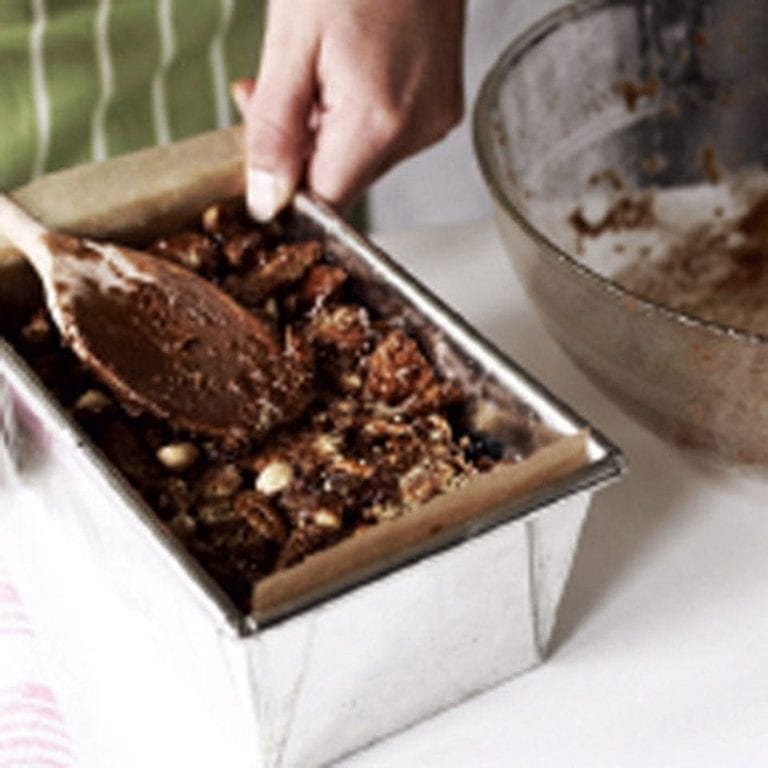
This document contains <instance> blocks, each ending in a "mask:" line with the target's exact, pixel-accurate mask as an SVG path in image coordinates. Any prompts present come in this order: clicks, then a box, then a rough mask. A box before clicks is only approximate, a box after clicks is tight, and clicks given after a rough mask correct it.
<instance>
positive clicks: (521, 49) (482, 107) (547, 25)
mask: <svg viewBox="0 0 768 768" xmlns="http://www.w3.org/2000/svg"><path fill="white" fill-rule="evenodd" d="M617 6H628V7H632V6H633V0H576V2H572V3H569V4H567V5H564V6H561V7H560V8H557V9H555V10H554V11H551V12H550V13H548V14H546V15H545V16H543V17H542V18H541V19H539V20H538V21H537V22H535V23H533V24H532V25H530V26H529V27H528V28H527V29H526V30H525V31H523V32H522V33H521V34H520V35H518V36H517V37H515V38H513V40H512V42H511V43H509V44H508V45H507V46H506V47H505V48H504V49H503V50H502V52H501V53H500V54H499V55H498V57H497V58H496V60H495V62H494V64H493V65H492V66H491V68H490V69H489V70H488V72H487V73H486V75H485V77H484V78H483V81H482V84H481V86H480V90H479V91H478V95H477V97H476V99H475V103H474V107H473V110H472V142H473V146H474V151H475V158H476V160H477V163H478V165H479V167H480V172H481V174H482V176H483V179H484V181H485V184H486V186H487V188H488V189H489V191H490V193H491V196H492V197H493V199H494V200H495V202H496V204H497V205H499V206H501V208H503V209H504V210H505V211H506V212H507V213H508V214H509V215H510V216H511V217H512V219H513V221H514V222H515V223H516V224H517V225H518V226H519V227H520V228H521V229H522V230H523V232H524V233H525V234H527V235H528V236H529V237H530V238H531V239H532V240H533V241H534V242H535V243H537V244H538V245H539V246H542V247H540V248H539V252H540V253H546V258H554V259H555V260H556V261H559V262H561V263H562V264H564V265H565V266H566V268H569V269H571V270H573V271H574V272H575V273H577V274H578V275H579V276H580V277H581V278H583V279H586V280H588V281H591V282H593V283H596V284H597V285H598V287H599V288H601V289H603V290H604V291H605V292H606V293H608V294H609V295H611V296H612V298H614V299H616V300H623V301H626V300H627V299H630V300H631V301H632V302H633V303H634V304H635V306H638V307H639V308H642V309H645V310H646V311H648V312H650V313H651V314H655V315H658V316H660V317H662V318H664V319H665V320H666V321H669V322H671V323H674V324H675V325H682V326H685V327H692V328H696V329H701V330H703V331H704V332H707V333H710V334H713V335H714V336H717V337H719V338H725V339H727V340H729V341H733V342H737V343H742V344H744V343H746V344H747V345H749V346H763V345H766V344H768V334H764V333H757V332H753V331H747V330H742V329H739V328H734V327H731V326H728V325H725V324H723V323H718V322H715V321H712V320H704V319H702V318H700V317H696V316H695V315H691V314H687V313H686V312H682V311H679V310H674V309H671V308H669V307H667V306H665V305H664V304H660V303H658V302H655V301H653V300H651V299H648V298H646V297H645V296H643V295H642V294H640V293H636V292H635V291H632V290H630V289H628V288H625V287H623V286H622V285H621V284H620V283H618V282H616V281H615V280H612V279H611V278H609V277H606V276H605V275H602V274H600V273H599V272H598V271H596V270H594V269H592V268H590V267H588V266H587V265H586V264H584V262H583V261H581V260H580V259H578V258H577V257H575V256H573V255H571V254H570V253H568V251H566V250H565V249H563V248H561V247H560V246H559V245H558V244H557V243H555V242H554V241H553V240H552V239H550V238H549V237H548V236H547V235H546V234H545V233H544V232H543V231H542V230H540V229H539V228H537V227H536V226H534V224H533V223H532V222H531V221H530V219H529V218H528V217H527V216H526V215H525V214H524V213H523V212H522V211H521V210H520V209H519V208H518V207H517V206H516V205H515V203H513V202H512V201H511V200H510V199H509V197H508V196H507V195H506V194H505V193H504V191H503V188H502V186H501V184H500V182H499V180H498V172H497V171H495V170H494V167H493V166H494V164H493V161H492V142H493V138H494V137H493V129H494V123H493V120H491V119H489V118H491V117H492V115H493V107H494V105H495V103H496V101H497V95H498V93H499V90H500V88H501V86H502V84H503V82H504V79H505V75H506V73H507V71H508V70H509V69H510V68H511V67H514V66H515V65H516V64H517V63H518V62H519V61H520V60H521V59H522V58H523V57H524V56H525V54H526V53H528V51H530V50H531V49H533V48H535V47H536V46H537V45H538V44H539V43H541V42H543V41H544V40H545V39H546V38H548V37H549V36H550V35H551V34H553V33H554V32H556V31H557V30H559V29H560V28H561V27H563V26H565V25H566V24H568V23H569V22H573V21H578V20H581V19H583V18H586V17H587V16H590V15H592V14H594V13H596V12H598V11H601V10H604V9H606V8H611V7H617Z"/></svg>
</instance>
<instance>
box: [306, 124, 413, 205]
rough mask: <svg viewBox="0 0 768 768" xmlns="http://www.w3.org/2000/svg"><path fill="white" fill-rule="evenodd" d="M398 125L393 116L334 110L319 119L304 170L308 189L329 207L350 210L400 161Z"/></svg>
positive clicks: (399, 132)
mask: <svg viewBox="0 0 768 768" xmlns="http://www.w3.org/2000/svg"><path fill="white" fill-rule="evenodd" d="M400 139H401V126H400V124H399V122H398V118H397V116H395V115H389V116H387V115H383V116H376V115H375V113H374V111H373V110H370V111H367V112H360V110H354V113H352V114H349V112H348V110H347V109H334V110H331V111H328V112H325V113H323V114H322V116H321V117H320V121H319V127H318V129H317V134H316V137H315V146H314V150H313V152H312V156H311V158H310V160H309V164H308V168H307V184H308V186H309V188H310V189H312V190H313V191H314V192H316V193H317V194H318V195H319V196H320V197H322V198H323V199H324V200H326V201H327V202H328V203H330V204H331V205H332V206H334V207H336V208H339V209H341V210H343V209H345V208H347V207H349V206H350V205H351V204H352V203H353V202H354V201H355V200H356V199H357V198H358V197H359V196H360V195H361V194H362V193H363V191H364V190H365V188H366V187H367V186H368V185H369V184H370V183H371V182H372V181H374V180H375V179H376V178H378V177H379V176H380V175H382V174H383V173H384V172H385V171H387V170H388V169H389V168H390V167H391V166H392V165H394V163H395V162H396V161H397V160H398V159H400V156H401V151H400V143H401V142H400Z"/></svg>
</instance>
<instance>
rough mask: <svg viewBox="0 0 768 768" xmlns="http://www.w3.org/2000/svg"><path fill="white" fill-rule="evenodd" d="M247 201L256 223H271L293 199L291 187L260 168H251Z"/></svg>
mask: <svg viewBox="0 0 768 768" xmlns="http://www.w3.org/2000/svg"><path fill="white" fill-rule="evenodd" d="M247 187H248V188H247V190H246V201H247V203H248V210H249V211H250V214H251V216H253V218H254V219H256V221H269V220H270V219H273V218H274V217H275V214H276V213H277V212H278V211H280V210H281V209H282V208H284V207H285V206H286V205H287V204H288V201H289V200H290V199H291V194H292V192H293V190H292V188H291V185H290V184H289V183H288V182H286V181H285V180H284V179H281V178H280V177H279V176H275V175H274V174H272V173H269V172H268V171H263V170H261V169H260V168H249V169H248V179H247Z"/></svg>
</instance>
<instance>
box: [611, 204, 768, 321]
mask: <svg viewBox="0 0 768 768" xmlns="http://www.w3.org/2000/svg"><path fill="white" fill-rule="evenodd" d="M613 278H614V279H615V280H616V281H617V282H618V283H620V284H621V285H622V286H624V287H625V288H627V289H629V290H631V291H633V292H635V293H637V294H639V295H641V296H644V297H646V298H648V299H650V300H652V301H654V302H656V303H658V304H662V305H664V306H666V307H669V308H670V309H673V310H676V311H679V312H684V313H686V314H689V315H692V316H694V317H698V318H700V319H702V320H707V321H710V322H716V323H719V324H721V325H726V326H729V327H731V328H735V329H738V330H742V331H747V332H752V333H762V334H768V194H764V195H762V196H760V197H758V198H757V199H756V200H755V201H754V202H753V203H752V205H751V206H750V207H749V209H748V210H747V212H746V213H743V214H741V215H738V216H733V217H723V216H722V213H721V215H720V216H718V215H717V213H716V212H715V211H713V214H712V217H711V219H710V220H708V221H704V222H703V223H700V224H698V225H697V226H694V227H692V228H690V229H689V230H688V231H687V232H685V233H683V234H682V235H680V236H678V237H676V238H675V239H673V240H672V241H671V242H670V244H669V245H667V246H665V248H664V250H663V251H662V253H661V254H660V255H659V256H658V257H656V258H653V259H637V260H635V261H634V262H633V263H631V264H630V265H629V266H627V267H625V268H624V269H622V270H620V271H619V272H618V273H617V274H615V275H614V276H613Z"/></svg>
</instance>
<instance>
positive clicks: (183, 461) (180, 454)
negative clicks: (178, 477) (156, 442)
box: [155, 443, 200, 472]
mask: <svg viewBox="0 0 768 768" xmlns="http://www.w3.org/2000/svg"><path fill="white" fill-rule="evenodd" d="M155 455H156V456H157V460H158V461H159V462H160V463H161V464H162V465H163V466H164V467H167V468H168V469H170V470H172V471H174V472H184V471H185V470H187V469H189V468H190V467H191V466H192V465H193V464H194V463H195V462H196V461H197V457H198V456H199V455H200V451H199V449H198V447H197V446H196V445H195V444H194V443H169V444H168V445H164V446H162V447H161V448H158V449H157V452H156V454H155Z"/></svg>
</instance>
